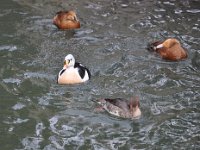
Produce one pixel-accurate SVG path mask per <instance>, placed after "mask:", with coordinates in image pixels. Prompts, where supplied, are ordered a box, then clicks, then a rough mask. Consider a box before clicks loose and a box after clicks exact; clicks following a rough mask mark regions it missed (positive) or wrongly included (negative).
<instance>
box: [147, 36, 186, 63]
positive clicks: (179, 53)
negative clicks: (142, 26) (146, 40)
mask: <svg viewBox="0 0 200 150" xmlns="http://www.w3.org/2000/svg"><path fill="white" fill-rule="evenodd" d="M148 50H150V51H155V52H157V53H158V54H159V55H160V56H161V57H162V58H163V59H166V60H171V61H178V60H183V59H185V58H187V52H186V50H185V49H184V48H182V46H181V44H180V42H179V41H178V40H177V39H174V38H170V39H167V40H165V41H156V42H154V43H151V44H149V45H148Z"/></svg>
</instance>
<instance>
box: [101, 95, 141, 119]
mask: <svg viewBox="0 0 200 150" xmlns="http://www.w3.org/2000/svg"><path fill="white" fill-rule="evenodd" d="M97 102H98V104H100V105H101V108H102V109H104V110H106V111H107V112H108V113H110V114H112V115H114V116H118V117H122V118H131V119H135V118H139V117H140V116H141V111H140V108H139V107H140V103H139V100H138V98H136V99H133V98H131V99H130V101H128V100H126V99H122V98H116V99H109V98H106V99H99V100H98V101H97Z"/></svg>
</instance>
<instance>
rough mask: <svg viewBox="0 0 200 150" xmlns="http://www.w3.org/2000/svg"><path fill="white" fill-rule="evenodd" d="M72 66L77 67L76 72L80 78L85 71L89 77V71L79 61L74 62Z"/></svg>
mask: <svg viewBox="0 0 200 150" xmlns="http://www.w3.org/2000/svg"><path fill="white" fill-rule="evenodd" d="M74 68H78V73H79V74H80V76H81V78H82V79H83V78H84V76H85V71H87V73H88V76H89V78H90V77H91V73H90V71H89V70H88V69H87V68H86V67H85V66H83V65H82V64H81V63H78V62H76V63H75V65H74Z"/></svg>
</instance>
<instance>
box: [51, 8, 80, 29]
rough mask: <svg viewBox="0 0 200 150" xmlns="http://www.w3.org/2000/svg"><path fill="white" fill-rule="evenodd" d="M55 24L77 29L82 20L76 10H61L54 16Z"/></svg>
mask: <svg viewBox="0 0 200 150" xmlns="http://www.w3.org/2000/svg"><path fill="white" fill-rule="evenodd" d="M53 24H54V25H56V26H57V27H58V28H59V29H63V30H65V29H77V28H80V22H79V21H78V19H77V16H76V13H75V12H74V11H72V10H71V11H59V12H57V13H56V16H55V17H54V18H53Z"/></svg>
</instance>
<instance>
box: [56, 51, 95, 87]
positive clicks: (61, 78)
mask: <svg viewBox="0 0 200 150" xmlns="http://www.w3.org/2000/svg"><path fill="white" fill-rule="evenodd" d="M90 78H91V74H90V71H89V70H88V69H87V68H86V67H85V66H83V65H82V64H80V63H78V62H75V59H74V57H73V55H71V54H69V55H67V56H66V57H65V61H64V67H63V69H62V70H61V71H60V72H59V74H58V80H57V82H58V84H77V83H82V82H86V81H88V80H89V79H90Z"/></svg>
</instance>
